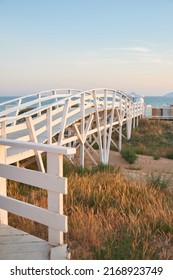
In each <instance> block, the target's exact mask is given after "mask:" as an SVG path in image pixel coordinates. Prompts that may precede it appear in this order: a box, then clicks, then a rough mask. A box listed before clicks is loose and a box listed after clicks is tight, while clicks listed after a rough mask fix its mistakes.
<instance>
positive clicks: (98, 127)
mask: <svg viewBox="0 0 173 280" xmlns="http://www.w3.org/2000/svg"><path fill="white" fill-rule="evenodd" d="M92 93H93V99H94V106H95V111H96V123H97V129H98V141H99V153H100V161H101V162H103V148H102V138H101V130H100V118H99V111H98V105H97V96H96V91H95V90H94V91H93V92H92Z"/></svg>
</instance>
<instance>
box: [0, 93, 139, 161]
mask: <svg viewBox="0 0 173 280" xmlns="http://www.w3.org/2000/svg"><path fill="white" fill-rule="evenodd" d="M73 93H75V94H73ZM93 93H94V94H93ZM34 95H35V100H32V101H29V102H27V98H26V97H22V98H20V99H17V102H18V105H17V106H14V107H13V108H9V109H7V110H6V111H5V113H6V115H9V114H10V113H12V112H15V115H16V116H14V117H9V118H1V121H3V119H4V120H6V121H7V122H8V123H9V121H10V120H11V123H15V122H16V121H17V120H19V119H21V118H31V116H32V125H33V127H34V125H35V130H34V136H35V138H36V139H37V140H38V141H40V142H44V143H46V142H47V141H48V143H49V142H50V138H51V139H52V137H53V136H55V135H56V134H57V133H58V134H59V139H60V140H61V145H65V144H69V145H70V143H71V142H72V141H76V140H77V138H76V136H74V135H73V134H72V135H71V137H70V138H69V139H63V130H65V129H66V128H69V127H70V126H71V125H72V124H75V123H76V122H77V121H78V122H79V123H80V127H81V129H80V135H82V137H81V139H82V141H81V163H82V165H84V145H85V142H86V138H87V137H88V136H89V135H92V134H94V133H97V134H98V144H99V149H100V161H102V162H106V163H107V162H108V154H109V150H110V148H109V147H110V142H112V139H111V137H109V136H110V131H111V130H112V128H113V127H115V126H117V122H116V121H115V120H113V123H111V122H110V121H109V120H110V117H109V113H110V112H111V110H112V96H113V95H115V97H116V100H115V108H117V111H118V120H119V125H120V126H122V125H123V124H124V123H127V138H129V137H130V135H131V126H132V124H130V123H131V120H129V117H130V115H134V116H132V118H133V126H135V118H136V124H137V125H138V121H139V118H140V117H141V115H142V113H143V111H144V109H143V108H144V104H143V102H136V103H132V107H133V108H134V109H133V108H132V110H131V112H127V111H129V106H130V104H131V100H130V99H129V98H128V97H127V96H126V95H125V94H124V93H123V92H121V91H119V90H114V89H108V88H107V89H96V90H91V91H83V92H82V91H79V90H71V89H57V90H49V91H44V92H40V93H37V94H34ZM34 95H31V96H34ZM59 98H61V100H60V99H59ZM62 98H63V99H62ZM82 98H83V101H82ZM45 101H49V102H52V104H48V105H46V106H45V105H44V106H43V105H42V106H41V107H38V104H40V105H41V103H42V104H43V102H45ZM68 102H69V108H70V109H69V110H68V120H67V121H66V122H65V120H64V115H63V114H64V113H63V111H64V108H65V104H67V103H68ZM6 104H7V103H6ZM8 104H9V105H10V104H11V103H8ZM19 105H21V107H20V106H19ZM0 106H1V105H0ZM33 106H36V108H35V109H33V110H31V111H29V112H27V113H24V114H22V115H21V116H19V115H18V112H19V109H20V110H21V109H24V108H28V107H33ZM52 108H53V111H52V118H51V120H50V118H49V116H48V114H47V115H46V114H45V111H46V110H52ZM54 108H55V110H54ZM118 108H119V109H118ZM9 110H10V111H9ZM3 114H4V112H3ZM94 114H95V116H96V125H95V127H93V129H91V130H89V129H88V128H87V126H88V125H89V123H87V124H86V127H85V123H86V117H87V116H89V115H92V116H94ZM4 115H5V114H4ZM1 116H3V115H1ZM46 120H47V122H48V121H49V122H50V123H49V125H47V122H46ZM90 120H91V119H90ZM128 120H129V121H128ZM102 121H103V123H102ZM91 123H92V121H91ZM60 124H61V127H60ZM1 126H2V125H1ZM19 126H20V127H19ZM22 126H23V127H24V124H21V125H18V128H19V129H21V128H22ZM89 126H90V125H89ZM12 127H13V130H12V129H11V128H12ZM51 127H52V130H51ZM15 128H16V129H17V127H16V125H14V126H11V127H6V131H7V133H6V134H7V138H8V137H12V138H14V139H16V138H15V137H16V136H17V134H16V132H15ZM61 128H62V129H61ZM83 128H84V129H83ZM25 129H26V128H25ZM87 129H88V132H87V133H86V130H87ZM108 129H109V132H108ZM10 131H11V132H12V131H13V133H14V134H13V135H9V133H10ZM120 131H121V127H120V129H119V132H120ZM107 132H108V133H107ZM21 133H23V129H21ZM119 135H120V137H119V143H120V142H121V141H122V140H121V138H122V137H124V135H123V134H122V133H120V134H119ZM77 137H78V136H77ZM48 138H49V139H48ZM78 138H79V137H78ZM18 139H20V140H24V141H28V136H27V135H25V134H23V135H22V134H21V135H20V137H18ZM32 141H34V140H32ZM70 141H71V142H70ZM120 145H121V144H120ZM30 153H33V152H30ZM27 155H28V153H26V154H24V153H23V154H21V153H18V154H17V153H16V157H15V156H13V157H11V158H10V159H8V160H7V161H8V162H12V161H13V162H15V160H16V161H18V160H19V159H22V158H25V157H27ZM38 161H39V160H38ZM40 161H41V157H40Z"/></svg>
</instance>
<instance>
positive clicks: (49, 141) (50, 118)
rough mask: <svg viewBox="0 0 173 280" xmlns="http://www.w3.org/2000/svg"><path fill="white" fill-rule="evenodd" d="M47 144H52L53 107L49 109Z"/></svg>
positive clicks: (47, 116)
mask: <svg viewBox="0 0 173 280" xmlns="http://www.w3.org/2000/svg"><path fill="white" fill-rule="evenodd" d="M46 121H47V143H48V144H52V107H50V108H48V109H47V115H46Z"/></svg>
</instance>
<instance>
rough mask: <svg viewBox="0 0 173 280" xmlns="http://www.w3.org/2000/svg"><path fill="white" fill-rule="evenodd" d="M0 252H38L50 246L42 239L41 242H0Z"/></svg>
mask: <svg viewBox="0 0 173 280" xmlns="http://www.w3.org/2000/svg"><path fill="white" fill-rule="evenodd" d="M0 246H1V247H0V248H1V251H0V254H1V255H3V254H6V253H8V252H10V254H14V253H16V252H18V253H24V252H25V253H27V252H40V251H45V250H49V249H50V248H51V246H50V245H49V244H48V243H47V242H46V241H44V240H42V241H41V242H34V241H30V242H24V243H22V242H21V243H10V244H0Z"/></svg>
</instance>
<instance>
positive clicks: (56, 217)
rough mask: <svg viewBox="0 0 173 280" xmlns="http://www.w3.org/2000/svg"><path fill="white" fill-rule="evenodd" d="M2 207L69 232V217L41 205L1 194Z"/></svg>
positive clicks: (0, 203)
mask: <svg viewBox="0 0 173 280" xmlns="http://www.w3.org/2000/svg"><path fill="white" fill-rule="evenodd" d="M0 205H1V208H2V209H4V210H7V211H8V212H11V213H13V214H15V215H18V216H21V217H25V218H27V219H30V220H33V221H35V222H38V223H41V224H43V225H46V226H49V227H51V228H53V229H56V230H58V231H63V232H67V217H66V216H64V215H61V214H57V213H55V212H51V211H48V210H46V209H43V208H41V207H38V206H35V205H31V204H29V203H24V202H22V201H19V200H16V199H13V198H10V197H5V196H3V195H0Z"/></svg>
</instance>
